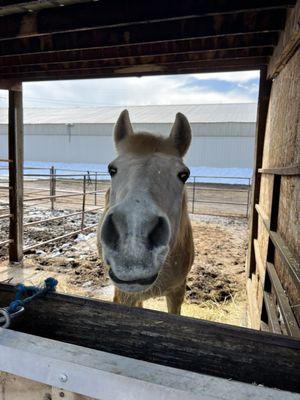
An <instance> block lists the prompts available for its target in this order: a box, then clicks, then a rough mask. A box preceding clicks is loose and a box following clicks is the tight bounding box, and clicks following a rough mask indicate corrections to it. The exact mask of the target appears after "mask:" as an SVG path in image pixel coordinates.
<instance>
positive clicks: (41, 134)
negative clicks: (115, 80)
mask: <svg viewBox="0 0 300 400" xmlns="http://www.w3.org/2000/svg"><path fill="white" fill-rule="evenodd" d="M123 109H124V107H115V106H114V107H95V108H27V109H25V110H24V123H25V125H24V129H25V160H26V161H48V162H55V161H56V162H65V163H97V164H104V163H107V162H109V161H111V160H112V159H113V158H114V156H115V149H114V144H113V138H112V132H113V126H114V123H115V122H116V120H117V118H118V115H119V114H120V112H121V111H122V110H123ZM127 109H128V110H129V113H130V118H131V121H132V123H133V125H134V129H135V130H136V131H148V132H154V133H160V134H163V135H168V134H169V132H170V129H171V126H172V123H173V121H174V119H175V115H176V113H177V112H179V111H180V112H182V113H184V114H185V115H186V116H187V118H188V119H189V121H190V123H191V127H192V131H193V141H192V146H191V148H190V150H189V152H188V154H187V156H186V160H185V161H186V163H187V164H188V165H190V166H195V167H197V166H206V167H219V168H252V164H253V158H254V155H253V152H254V136H255V122H256V104H255V103H241V104H197V105H155V106H134V107H131V106H130V107H127ZM7 117H8V116H7V109H6V108H5V109H0V158H1V157H6V155H7V154H6V152H7Z"/></svg>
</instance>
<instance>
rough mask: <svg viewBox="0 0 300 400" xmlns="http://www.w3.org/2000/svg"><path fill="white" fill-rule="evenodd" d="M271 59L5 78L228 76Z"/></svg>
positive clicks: (48, 73)
mask: <svg viewBox="0 0 300 400" xmlns="http://www.w3.org/2000/svg"><path fill="white" fill-rule="evenodd" d="M267 63H268V57H257V58H247V57H246V58H243V59H232V60H208V61H199V62H181V63H171V64H159V65H157V64H144V65H133V66H131V65H130V66H124V67H119V68H114V67H113V68H111V67H107V68H87V69H85V68H83V69H75V70H67V71H66V70H59V71H50V72H43V73H42V72H41V73H37V72H30V73H23V74H9V75H8V74H6V75H4V76H5V77H9V78H11V79H12V78H13V79H20V80H22V81H38V80H59V79H83V78H92V79H94V78H112V77H129V76H146V75H166V74H190V73H200V72H219V71H220V72H225V71H241V70H253V69H259V68H260V67H261V66H263V65H267Z"/></svg>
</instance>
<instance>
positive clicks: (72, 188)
mask: <svg viewBox="0 0 300 400" xmlns="http://www.w3.org/2000/svg"><path fill="white" fill-rule="evenodd" d="M1 161H2V162H3V161H4V160H1ZM6 161H7V162H9V160H6ZM1 169H2V170H3V169H4V170H5V169H6V170H7V167H1ZM36 170H38V171H36ZM34 171H36V172H34ZM1 178H2V179H1V186H0V223H1V220H3V219H6V220H9V218H11V214H10V213H9V191H10V190H11V188H10V187H9V181H8V179H7V177H6V176H5V174H4V175H3V174H1ZM234 180H235V181H236V182H238V184H234V185H232V184H229V183H228V184H226V182H227V181H228V182H232V181H234ZM216 181H217V182H216ZM219 182H221V183H219ZM109 186H110V176H109V174H108V173H103V172H96V171H82V170H71V169H59V168H55V167H54V166H52V167H50V168H45V167H26V168H25V169H24V224H23V227H24V231H25V235H24V236H25V238H26V235H27V232H28V229H30V228H32V227H37V226H38V227H45V229H46V228H47V226H48V224H49V223H52V222H54V221H55V222H57V221H67V220H68V219H69V218H72V219H73V218H78V227H77V228H76V229H74V230H72V231H71V232H67V233H63V234H60V235H57V236H54V237H51V238H50V239H47V240H44V241H37V242H36V243H31V244H30V245H26V246H24V252H28V251H30V250H33V249H37V248H41V247H43V246H45V245H48V244H51V243H55V242H57V241H61V240H62V239H65V238H69V237H74V236H76V235H78V234H79V233H81V232H85V231H89V230H94V229H95V228H96V226H97V225H98V224H97V223H92V224H89V223H87V221H86V216H87V215H89V214H96V213H99V212H101V211H102V210H103V208H104V202H105V193H106V191H107V189H108V187H109ZM186 191H187V200H188V210H189V212H190V213H193V214H202V215H216V216H234V217H247V216H248V211H249V199H250V191H251V179H250V178H245V177H238V178H237V177H220V176H215V177H212V176H192V177H190V178H189V180H188V182H187V184H186ZM34 207H37V208H39V209H41V210H48V211H51V212H52V213H51V214H52V215H51V216H50V217H48V218H39V219H34V220H33V221H32V220H31V219H32V217H31V216H30V212H31V210H33V208H34ZM56 211H64V214H63V215H59V216H53V213H55V212H56ZM2 236H3V235H1V236H0V246H7V245H8V244H9V243H10V240H9V239H8V238H6V237H4V238H3V237H2Z"/></svg>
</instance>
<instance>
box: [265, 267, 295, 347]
mask: <svg viewBox="0 0 300 400" xmlns="http://www.w3.org/2000/svg"><path fill="white" fill-rule="evenodd" d="M267 271H268V276H269V278H270V280H271V283H272V287H273V288H274V291H275V294H276V298H277V302H278V304H279V307H280V310H281V313H282V317H283V320H284V323H285V326H286V329H287V331H288V333H289V335H291V336H293V337H295V338H298V339H300V329H299V326H298V323H297V321H296V318H295V315H294V313H293V311H292V309H291V306H290V303H289V299H288V297H287V295H286V293H285V291H284V289H283V287H282V285H281V283H280V280H279V278H278V275H277V273H276V270H275V267H274V265H273V264H272V263H269V262H267Z"/></svg>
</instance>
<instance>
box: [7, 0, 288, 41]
mask: <svg viewBox="0 0 300 400" xmlns="http://www.w3.org/2000/svg"><path fill="white" fill-rule="evenodd" d="M294 4H295V0H243V2H241V1H239V0H231V1H230V2H228V1H224V0H218V1H207V0H200V1H194V0H185V1H178V2H173V3H172V6H171V7H170V2H169V1H168V0H152V1H151V2H144V1H140V0H131V1H130V2H128V1H124V0H121V1H120V0H117V1H116V0H112V1H110V2H100V3H91V2H89V3H88V4H75V5H71V6H67V7H64V8H59V7H55V8H52V9H46V10H40V11H38V12H36V13H34V14H33V13H23V14H19V15H12V16H11V15H9V16H5V17H2V18H1V26H0V37H1V39H0V40H5V39H8V38H24V37H32V36H39V35H45V34H54V33H60V32H69V31H76V30H90V29H95V28H100V27H101V28H105V27H118V26H127V25H130V24H145V23H151V22H156V21H168V20H175V19H178V20H180V19H187V18H191V17H194V16H196V15H197V16H211V15H219V14H222V13H225V14H226V13H232V14H234V13H240V12H241V11H257V12H259V11H262V10H272V9H276V8H279V9H285V8H286V7H288V6H291V5H294ZM132 10H134V13H133V12H132ZM72 15H76V18H70V16H72Z"/></svg>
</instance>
